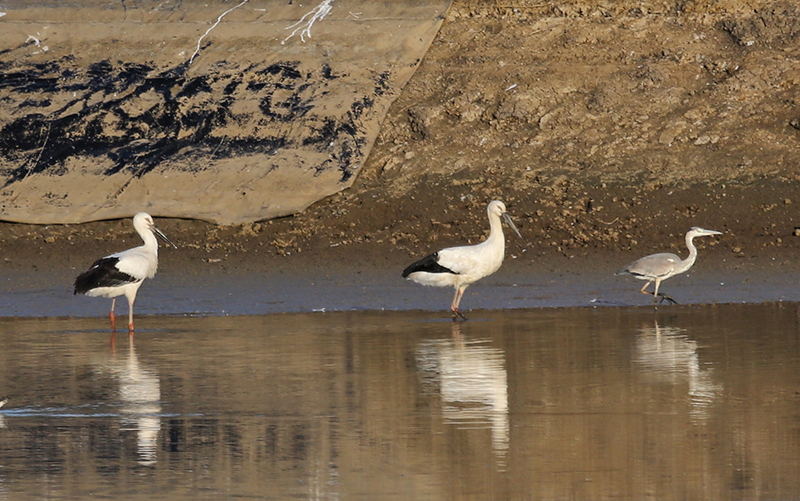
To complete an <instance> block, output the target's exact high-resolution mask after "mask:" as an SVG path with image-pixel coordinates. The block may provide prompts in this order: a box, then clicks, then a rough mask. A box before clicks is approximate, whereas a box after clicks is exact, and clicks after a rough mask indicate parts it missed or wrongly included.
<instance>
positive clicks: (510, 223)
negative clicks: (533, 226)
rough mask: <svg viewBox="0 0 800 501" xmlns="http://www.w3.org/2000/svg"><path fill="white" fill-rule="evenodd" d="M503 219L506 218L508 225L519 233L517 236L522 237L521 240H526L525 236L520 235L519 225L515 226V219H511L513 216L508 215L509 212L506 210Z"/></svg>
mask: <svg viewBox="0 0 800 501" xmlns="http://www.w3.org/2000/svg"><path fill="white" fill-rule="evenodd" d="M503 219H505V220H506V224H507V225H508V227H509V228H511V229H512V230H513V231H514V233H516V234H517V236H518V237H519V238H520V240H525V239H524V238H522V235H520V233H519V230H518V229H517V227H516V226H514V221H512V220H511V216H509V215H508V212H504V213H503Z"/></svg>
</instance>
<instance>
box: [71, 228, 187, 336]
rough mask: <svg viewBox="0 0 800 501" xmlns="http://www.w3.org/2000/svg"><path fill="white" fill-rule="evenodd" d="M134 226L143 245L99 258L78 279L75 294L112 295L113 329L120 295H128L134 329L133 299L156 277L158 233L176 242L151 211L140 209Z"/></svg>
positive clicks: (130, 316) (129, 312)
mask: <svg viewBox="0 0 800 501" xmlns="http://www.w3.org/2000/svg"><path fill="white" fill-rule="evenodd" d="M133 227H134V229H135V230H136V232H137V233H138V234H139V236H140V237H142V240H144V245H142V246H140V247H134V248H133V249H128V250H126V251H122V252H117V253H116V254H111V255H110V256H106V257H104V258H100V259H98V260H97V261H95V262H94V264H92V266H91V267H90V268H89V269H88V270H87V271H85V272H84V273H81V274H80V275H78V278H76V279H75V294H86V295H87V296H100V297H110V298H112V300H111V313H110V314H109V318H111V330H112V331H114V330H115V322H114V305H115V303H116V302H117V296H123V295H124V296H125V297H126V298H128V330H129V331H130V332H131V333H132V332H133V302H134V301H135V300H136V292H137V291H138V290H139V287H141V285H142V282H143V281H144V279H145V278H153V276H154V275H155V274H156V269H158V241H157V240H156V235H158V236H159V237H161V238H162V239H163V240H164V241H165V242H167V243H168V244H170V245H171V246H173V247H175V248H176V249H177V248H178V247H177V246H176V245H175V244H173V243H172V242H171V241H170V240H169V238H167V236H166V235H164V234H163V233H162V232H161V230H159V229H158V228H156V225H155V223H154V222H153V218H152V217H151V216H150V214H147V213H145V212H140V213H138V214H136V215H135V216H134V217H133Z"/></svg>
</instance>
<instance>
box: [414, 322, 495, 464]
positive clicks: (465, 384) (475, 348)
mask: <svg viewBox="0 0 800 501" xmlns="http://www.w3.org/2000/svg"><path fill="white" fill-rule="evenodd" d="M489 343H490V341H489V340H488V339H480V340H472V341H465V340H464V339H463V338H462V336H461V332H460V330H459V325H458V324H454V325H453V338H452V339H431V340H426V341H423V342H422V343H420V346H419V348H418V349H417V369H418V370H419V371H420V373H421V375H422V376H423V381H424V384H426V386H427V387H426V388H425V389H426V390H427V391H429V392H431V393H434V392H436V391H437V390H438V393H439V395H440V397H441V400H442V414H443V417H444V421H445V423H447V424H451V425H454V426H456V427H458V428H460V429H475V428H489V429H491V431H492V450H493V451H494V453H495V455H496V456H497V457H498V459H499V460H500V462H501V463H502V462H504V459H505V456H506V453H507V452H508V447H509V425H508V377H507V374H506V370H505V367H504V366H505V354H504V353H503V350H500V349H498V348H493V347H491V346H487V344H489Z"/></svg>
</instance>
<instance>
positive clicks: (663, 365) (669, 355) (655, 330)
mask: <svg viewBox="0 0 800 501" xmlns="http://www.w3.org/2000/svg"><path fill="white" fill-rule="evenodd" d="M633 361H634V363H636V364H637V365H639V366H640V367H642V368H643V369H645V370H646V371H647V372H648V373H649V374H651V375H652V376H655V377H656V378H657V379H658V380H660V381H668V382H671V383H673V384H678V383H680V382H683V381H685V382H686V383H687V384H688V386H689V390H688V396H689V404H690V406H691V415H692V417H693V418H696V419H705V418H707V417H708V413H709V411H710V410H711V406H712V405H713V404H714V401H715V400H716V398H717V396H718V394H719V393H720V392H721V391H722V385H720V384H719V383H716V382H714V379H713V377H712V376H713V369H712V368H711V367H705V368H704V367H701V365H700V358H699V356H698V354H697V342H696V341H694V340H693V339H690V338H689V337H688V336H686V335H685V334H684V329H680V328H677V327H660V326H659V325H658V321H656V322H654V327H644V328H642V329H641V331H640V334H639V336H638V337H637V338H636V350H635V353H634V357H633Z"/></svg>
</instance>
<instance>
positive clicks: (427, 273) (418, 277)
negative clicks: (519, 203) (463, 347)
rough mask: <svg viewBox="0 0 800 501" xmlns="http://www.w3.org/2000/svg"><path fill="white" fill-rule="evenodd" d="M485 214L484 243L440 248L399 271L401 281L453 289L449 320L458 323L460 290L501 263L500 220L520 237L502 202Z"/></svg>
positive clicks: (503, 251)
mask: <svg viewBox="0 0 800 501" xmlns="http://www.w3.org/2000/svg"><path fill="white" fill-rule="evenodd" d="M486 212H487V213H488V214H489V229H490V230H489V237H488V238H487V239H486V240H484V241H483V242H481V243H479V244H477V245H465V246H462V247H448V248H447V249H442V250H440V251H439V252H434V253H433V254H431V255H430V256H426V257H424V258H422V259H420V260H419V261H417V262H415V263H413V264H411V265H410V266H408V267H407V268H406V269H405V270H403V278H407V279H408V280H413V281H415V282H417V283H419V284H422V285H432V286H436V287H446V286H448V285H449V286H452V287H455V289H456V292H455V296H453V303H452V304H451V305H450V309H451V310H452V311H453V320H458V317H461V318H462V319H464V320H466V319H467V317H465V316H464V315H463V314H462V313H461V312H460V311H459V310H458V305H459V303H461V296H462V295H463V294H464V290H466V288H467V287H469V285H470V284H472V283H474V282H477V281H478V280H480V279H481V278H483V277H487V276H489V275H491V274H492V273H494V272H495V271H497V270H498V269H499V268H500V265H501V264H503V257H504V256H505V247H506V245H505V237H504V236H503V226H502V223H501V222H500V218H501V217H502V218H503V219H505V221H506V223H508V226H509V227H510V228H511V229H512V230H514V233H516V234H517V236H518V237H519V238H522V235H520V233H519V230H517V227H516V226H514V222H513V221H512V220H511V216H509V215H508V213H507V212H506V206H505V205H504V204H503V202H501V201H499V200H494V201H492V202H490V203H489V207H488V208H487V209H486Z"/></svg>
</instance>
